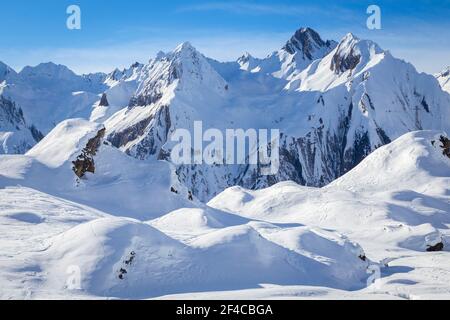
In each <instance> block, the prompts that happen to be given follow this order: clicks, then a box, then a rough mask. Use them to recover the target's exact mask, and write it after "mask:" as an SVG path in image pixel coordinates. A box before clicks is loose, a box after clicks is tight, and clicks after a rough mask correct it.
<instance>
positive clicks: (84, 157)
mask: <svg viewBox="0 0 450 320" xmlns="http://www.w3.org/2000/svg"><path fill="white" fill-rule="evenodd" d="M105 132H106V129H102V130H100V131H99V132H98V133H97V135H96V136H95V137H94V138H92V139H90V140H89V141H88V143H87V144H86V147H85V148H84V149H83V150H82V151H81V154H80V155H79V156H78V157H77V160H75V161H73V162H72V164H73V168H72V170H73V172H75V174H76V175H77V177H78V178H80V179H81V178H83V177H84V176H85V175H86V173H87V172H90V173H95V161H94V156H95V155H96V154H97V151H98V149H99V148H100V146H101V144H102V141H103V138H104V136H105Z"/></svg>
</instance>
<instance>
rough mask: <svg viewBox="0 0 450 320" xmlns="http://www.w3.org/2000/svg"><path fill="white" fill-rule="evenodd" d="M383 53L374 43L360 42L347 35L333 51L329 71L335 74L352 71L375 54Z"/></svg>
mask: <svg viewBox="0 0 450 320" xmlns="http://www.w3.org/2000/svg"><path fill="white" fill-rule="evenodd" d="M383 52H384V51H383V50H382V49H381V48H380V47H379V46H378V45H377V44H376V43H375V42H373V41H370V40H360V39H359V38H358V37H356V36H355V35H354V34H353V33H348V34H347V35H345V37H344V38H343V39H342V40H341V42H340V43H339V44H338V46H337V48H336V50H335V53H334V55H333V59H332V63H331V70H332V71H334V72H335V73H336V74H340V73H344V72H346V71H348V70H353V69H355V68H356V66H357V65H358V64H359V63H360V62H368V61H369V60H370V59H371V58H372V57H373V56H374V55H375V54H379V53H383Z"/></svg>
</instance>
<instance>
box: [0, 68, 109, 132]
mask: <svg viewBox="0 0 450 320" xmlns="http://www.w3.org/2000/svg"><path fill="white" fill-rule="evenodd" d="M2 69H3V70H4V69H6V70H7V71H6V72H2V71H1V70H2ZM1 74H4V76H1ZM0 80H2V81H0V82H1V85H0V95H3V96H4V97H5V98H7V99H9V100H11V101H13V102H14V103H15V104H16V105H17V106H18V107H20V108H21V109H22V110H23V114H24V118H25V120H26V122H27V123H29V124H30V125H34V126H35V127H36V128H37V129H38V130H39V131H40V132H42V133H43V134H47V133H48V132H49V131H50V130H51V129H53V127H54V126H55V125H57V124H58V123H59V122H61V121H63V120H66V119H69V118H74V117H83V118H87V119H89V116H90V114H91V112H92V105H93V104H94V102H96V101H97V100H98V99H99V97H98V95H99V94H101V93H102V92H103V91H104V90H106V88H107V85H106V84H105V83H104V82H105V80H106V75H104V74H101V73H97V74H89V75H83V76H79V75H77V74H75V73H74V72H72V71H71V70H70V69H68V68H67V67H65V66H62V65H56V64H54V63H42V64H39V65H37V66H35V67H25V68H24V69H23V70H22V71H20V72H19V73H16V72H15V71H14V70H12V69H11V68H9V67H5V66H4V67H1V66H0Z"/></svg>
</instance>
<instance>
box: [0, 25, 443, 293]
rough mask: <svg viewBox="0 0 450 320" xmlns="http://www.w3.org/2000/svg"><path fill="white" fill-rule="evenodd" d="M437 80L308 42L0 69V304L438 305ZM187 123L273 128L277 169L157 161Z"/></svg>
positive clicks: (365, 54) (353, 50)
mask: <svg viewBox="0 0 450 320" xmlns="http://www.w3.org/2000/svg"><path fill="white" fill-rule="evenodd" d="M445 77H446V73H445V72H442V73H441V74H440V75H437V76H436V77H433V76H431V75H426V74H420V73H418V72H417V71H416V70H415V69H414V67H413V66H412V65H410V64H408V63H406V62H404V61H402V60H399V59H397V58H394V57H393V56H392V55H391V54H390V53H389V52H387V51H384V50H383V49H381V48H380V47H379V46H378V45H377V44H375V43H373V42H371V41H368V40H360V39H358V38H357V37H356V36H354V35H352V34H348V35H346V36H345V37H344V38H343V39H342V40H341V41H340V42H339V43H337V42H334V41H331V40H328V41H325V40H322V39H321V38H320V36H319V35H318V34H317V33H316V32H315V31H314V30H312V29H309V28H303V29H300V30H298V31H297V32H296V33H295V35H294V36H293V37H292V38H291V39H290V40H289V41H288V42H287V43H286V45H285V46H284V47H283V48H282V49H280V50H279V51H277V52H275V53H272V54H271V55H269V56H268V57H267V58H265V59H258V58H254V57H252V56H251V55H250V54H248V53H247V54H245V55H243V56H242V57H241V58H239V59H238V60H237V61H236V62H228V63H222V62H218V61H215V60H212V59H209V58H206V57H205V56H203V55H202V54H201V53H199V52H198V51H197V50H196V49H195V48H194V47H193V46H192V45H191V44H189V43H184V44H181V45H180V46H178V47H177V48H176V49H175V50H174V51H173V52H169V53H159V54H158V55H157V57H155V58H154V59H152V60H150V61H149V63H147V64H145V65H144V64H140V63H135V64H133V65H132V66H131V67H130V68H129V69H125V70H122V71H120V70H115V71H113V72H112V73H110V74H109V75H106V74H90V75H84V76H78V75H75V74H74V73H73V72H71V71H70V70H68V69H67V68H66V67H64V66H57V65H54V64H51V63H49V64H42V65H39V66H37V67H33V68H31V67H27V68H25V69H24V70H22V71H21V72H19V73H16V72H15V71H14V70H12V69H11V68H9V67H7V66H6V65H4V64H0V141H1V142H2V149H0V150H1V151H0V153H1V154H3V155H0V268H1V269H2V272H1V273H0V288H1V289H0V298H4V299H10V298H15V299H40V298H100V299H101V298H111V297H114V298H132V299H133V298H138V299H146V298H164V299H178V298H198V299H205V298H222V299H227V298H242V299H249V298H250V299H254V298H258V299H263V298H325V299H327V298H339V299H342V298H348V299H357V298H369V299H379V298H381V299H384V298H389V299H393V298H398V299H414V298H448V297H450V286H449V285H448V283H450V277H449V274H450V269H449V267H448V266H449V265H450V263H449V262H450V256H449V254H448V245H449V244H448V243H449V237H450V233H449V232H448V230H449V226H450V189H449V186H450V140H449V137H448V133H449V132H450V95H449V94H448V93H446V92H445V91H444V90H446V82H445V81H446V80H445ZM441 86H442V88H441ZM442 89H444V90H442ZM37 109H38V110H39V112H36V110H37ZM72 117H77V118H76V119H69V118H72ZM198 120H202V121H203V126H204V128H205V129H206V128H218V129H221V130H224V129H233V128H235V129H236V128H243V129H248V128H255V129H263V128H264V129H272V128H277V129H280V130H281V132H282V137H281V149H280V155H281V167H280V171H279V172H278V173H277V174H276V175H273V176H262V175H261V174H260V172H259V168H258V166H252V165H249V166H246V165H235V166H225V165H221V166H207V165H195V166H188V165H183V166H177V165H175V164H173V163H171V161H170V158H169V153H170V151H171V148H172V147H173V143H171V142H170V137H171V135H172V134H173V132H174V131H175V130H176V129H179V128H182V129H188V130H190V131H192V130H193V123H194V121H198ZM43 134H45V137H44V135H43ZM374 271H375V272H377V271H380V277H381V279H380V280H378V281H377V282H376V283H375V284H372V282H371V279H372V277H371V274H372V273H373V272H374ZM74 277H75V278H74Z"/></svg>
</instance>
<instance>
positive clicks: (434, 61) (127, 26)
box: [0, 0, 450, 73]
mask: <svg viewBox="0 0 450 320" xmlns="http://www.w3.org/2000/svg"><path fill="white" fill-rule="evenodd" d="M71 4H76V5H79V6H80V7H81V10H82V29H81V30H68V29H67V28H66V19H67V17H68V15H67V14H66V8H67V7H68V6H69V5H71ZM370 4H377V5H379V6H380V7H381V10H382V29H381V30H368V29H367V27H366V20H367V17H368V15H367V14H366V9H367V7H368V6H369V5H370ZM302 26H310V27H312V28H314V29H316V30H317V31H318V32H319V33H320V34H321V35H322V37H323V38H324V39H336V40H339V39H340V38H342V37H343V36H344V35H345V34H346V33H347V32H353V33H354V34H356V35H357V36H359V37H361V38H369V39H372V40H374V41H376V42H377V43H379V44H380V45H381V46H382V47H383V48H384V49H389V50H390V51H391V52H392V53H393V54H394V55H395V56H397V57H399V58H403V59H405V60H407V61H409V62H412V63H413V64H414V65H415V66H416V67H417V69H418V70H420V71H425V72H430V73H435V72H438V71H439V70H441V69H443V68H444V67H445V66H447V65H450V36H449V34H450V31H449V30H450V0H416V1H406V0H382V1H377V0H371V1H366V0H341V1H330V0H316V1H301V0H297V1H292V0H277V1H275V0H274V1H266V0H260V1H251V0H242V1H239V0H238V1H234V0H231V1H222V0H219V1H193V0H184V1H178V0H175V1H167V0H166V1H151V0H150V1H149V0H127V1H119V0H113V1H111V0H78V1H75V0H39V1H29V0H14V1H7V0H2V1H1V18H0V30H1V40H0V61H3V62H5V63H7V64H9V65H10V66H12V67H13V68H15V69H17V70H20V69H21V68H22V67H23V66H25V65H36V64H38V63H40V62H46V61H53V62H57V63H61V64H65V65H68V66H69V67H70V68H72V69H73V70H74V71H76V72H78V73H82V72H93V71H110V70H112V69H113V68H115V67H125V66H128V65H130V64H131V63H133V62H134V61H140V62H146V61H147V60H148V59H149V58H151V57H153V56H154V55H155V54H156V53H157V52H158V51H160V50H163V51H168V50H171V49H173V48H174V47H175V46H176V45H177V44H178V43H181V42H183V41H190V42H191V43H192V44H193V45H194V46H195V47H197V49H199V50H200V51H201V52H202V53H204V54H205V55H207V56H210V57H213V58H216V59H219V60H234V59H235V58H237V57H238V56H240V55H241V54H242V53H244V52H245V51H248V52H250V53H252V54H253V55H255V56H258V57H264V56H266V55H267V54H269V53H270V52H272V51H274V50H277V49H279V48H280V47H281V46H282V45H283V44H284V42H286V41H287V40H288V39H289V37H290V36H291V35H292V34H293V32H294V31H295V30H297V29H298V28H300V27H302Z"/></svg>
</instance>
